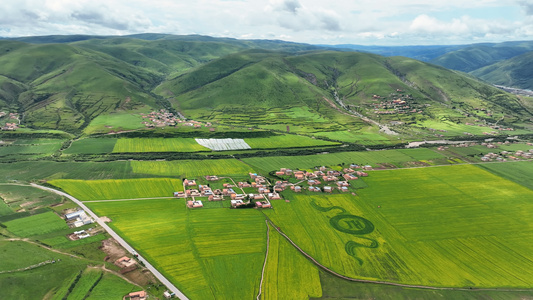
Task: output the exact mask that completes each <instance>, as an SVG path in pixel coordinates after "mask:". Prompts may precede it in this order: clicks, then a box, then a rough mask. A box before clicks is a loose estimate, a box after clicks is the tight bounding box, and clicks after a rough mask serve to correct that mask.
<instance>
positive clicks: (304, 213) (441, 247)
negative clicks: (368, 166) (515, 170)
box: [266, 165, 533, 287]
mask: <svg viewBox="0 0 533 300" xmlns="http://www.w3.org/2000/svg"><path fill="white" fill-rule="evenodd" d="M365 181H366V182H367V183H368V185H369V187H368V188H366V189H361V190H359V191H358V193H359V196H360V197H351V196H349V195H333V196H329V197H301V196H295V200H294V201H291V202H290V203H285V202H279V203H276V209H275V210H269V211H266V213H267V214H268V215H269V217H270V218H271V219H272V220H273V221H274V222H275V223H276V225H277V226H279V227H281V229H282V230H283V231H284V232H285V233H286V234H288V235H289V236H290V237H291V238H292V239H293V240H294V241H295V242H296V243H297V244H298V245H300V246H301V247H302V248H303V249H304V250H306V251H307V252H308V253H310V254H311V255H313V256H314V257H315V258H317V260H318V261H320V262H321V263H322V264H324V265H326V266H328V267H330V268H332V269H333V270H335V271H337V272H339V273H341V274H345V275H347V276H351V277H357V278H369V279H376V280H386V281H393V282H402V283H409V284H414V285H417V284H421V285H429V286H456V287H529V286H531V282H533V271H531V270H533V259H531V257H530V256H528V255H527V253H529V252H531V251H533V245H532V244H531V243H529V241H528V238H527V237H528V236H531V234H532V233H533V231H532V230H531V226H527V225H526V226H524V224H530V222H531V221H530V220H531V217H532V212H533V203H531V201H528V200H527V199H533V191H532V190H530V189H527V188H525V187H522V186H520V185H518V184H516V183H514V182H511V181H509V180H506V179H503V178H501V177H498V176H495V175H493V174H491V173H489V172H486V171H483V170H481V169H479V168H478V167H475V166H469V165H461V166H448V167H436V168H424V169H406V170H390V171H379V172H371V175H370V177H368V178H367V179H365ZM399 181H401V184H398V182H399ZM472 186H476V188H475V189H473V188H472ZM317 207H318V209H317ZM346 215H351V216H356V217H347V216H346ZM360 217H363V218H364V219H366V220H368V221H369V222H370V223H372V226H373V227H374V230H373V232H371V233H367V234H364V231H362V229H364V228H369V225H368V224H367V223H365V222H362V221H361V220H360V219H359V218H360ZM339 226H340V229H344V231H343V230H339V228H338V227H339ZM302 229H303V230H302ZM318 236H319V237H320V239H321V240H323V241H325V242H323V243H316V242H315V241H316V237H318ZM354 255H355V256H354ZM496 270H497V271H496Z"/></svg>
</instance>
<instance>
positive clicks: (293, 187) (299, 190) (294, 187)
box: [291, 185, 302, 193]
mask: <svg viewBox="0 0 533 300" xmlns="http://www.w3.org/2000/svg"><path fill="white" fill-rule="evenodd" d="M291 190H293V191H295V192H296V193H299V192H301V191H302V187H301V186H299V185H293V186H291Z"/></svg>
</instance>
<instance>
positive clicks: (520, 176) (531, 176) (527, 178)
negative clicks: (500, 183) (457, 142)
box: [477, 161, 533, 190]
mask: <svg viewBox="0 0 533 300" xmlns="http://www.w3.org/2000/svg"><path fill="white" fill-rule="evenodd" d="M477 166H478V167H480V168H483V169H485V170H488V171H489V172H491V173H494V174H496V175H498V176H501V177H503V178H507V179H509V180H512V181H514V182H517V183H519V184H521V185H523V186H526V187H528V188H530V189H532V190H533V161H517V162H509V163H499V164H480V165H477Z"/></svg>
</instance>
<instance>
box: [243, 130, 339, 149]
mask: <svg viewBox="0 0 533 300" xmlns="http://www.w3.org/2000/svg"><path fill="white" fill-rule="evenodd" d="M245 141H246V143H248V145H250V147H251V148H252V149H277V148H298V147H313V146H334V145H340V143H337V142H330V141H324V140H318V139H313V138H310V137H307V136H301V135H295V134H292V135H276V136H271V137H264V138H249V139H245Z"/></svg>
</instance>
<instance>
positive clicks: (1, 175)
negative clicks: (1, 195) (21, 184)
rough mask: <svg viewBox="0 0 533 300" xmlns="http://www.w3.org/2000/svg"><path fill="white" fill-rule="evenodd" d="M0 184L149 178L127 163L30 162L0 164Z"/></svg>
mask: <svg viewBox="0 0 533 300" xmlns="http://www.w3.org/2000/svg"><path fill="white" fill-rule="evenodd" d="M0 170H2V172H0V182H8V181H11V180H21V181H31V180H42V179H45V180H53V179H112V178H115V179H121V178H139V177H151V176H150V175H147V174H143V175H139V174H136V173H133V172H132V168H131V165H130V162H129V161H113V162H53V161H32V162H16V163H0ZM153 177H156V176H155V175H154V176H153Z"/></svg>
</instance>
